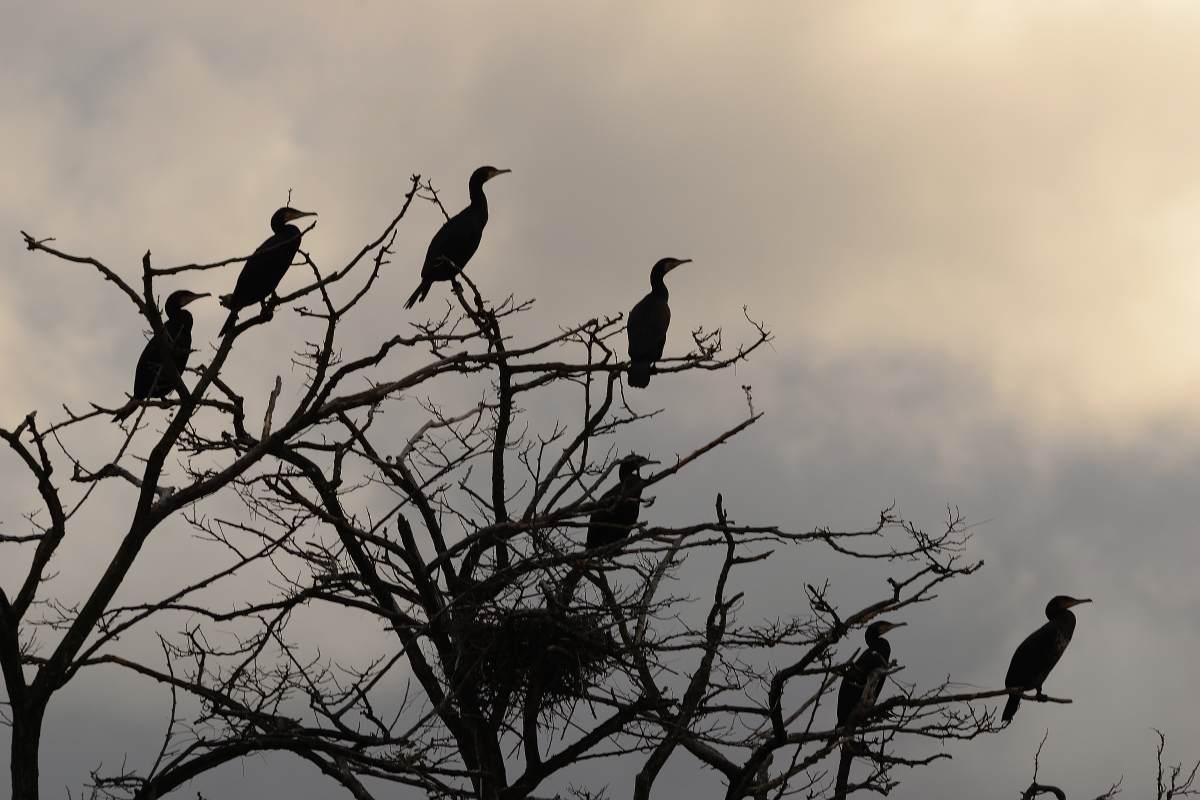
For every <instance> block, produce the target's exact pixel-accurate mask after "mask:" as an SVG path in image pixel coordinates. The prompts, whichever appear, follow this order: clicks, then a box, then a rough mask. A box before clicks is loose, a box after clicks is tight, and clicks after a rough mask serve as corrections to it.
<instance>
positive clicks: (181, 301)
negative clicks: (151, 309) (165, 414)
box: [113, 290, 208, 420]
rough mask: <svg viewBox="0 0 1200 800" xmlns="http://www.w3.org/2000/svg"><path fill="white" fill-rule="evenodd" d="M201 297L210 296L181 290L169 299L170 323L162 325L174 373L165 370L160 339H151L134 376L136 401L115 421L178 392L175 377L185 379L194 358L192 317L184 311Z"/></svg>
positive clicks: (206, 293) (122, 410)
mask: <svg viewBox="0 0 1200 800" xmlns="http://www.w3.org/2000/svg"><path fill="white" fill-rule="evenodd" d="M201 297H208V292H205V293H204V294H196V293H195V292H189V291H185V290H181V291H178V292H172V293H171V296H170V297H168V298H167V305H166V312H167V319H166V320H165V321H164V322H163V331H164V332H165V333H166V335H167V352H168V354H169V355H170V358H171V364H172V366H173V367H174V369H173V370H168V369H165V368H164V367H163V358H162V348H161V347H160V345H159V340H158V337H157V336H151V337H150V341H148V342H146V347H145V348H143V350H142V354H141V356H139V357H138V362H137V370H136V371H135V372H134V374H133V399H132V400H130V401H129V402H128V403H126V404H125V405H124V406H123V407H122V408H121V409H120V410H119V411H117V412H116V413H115V414H113V418H114V419H117V420H123V419H125V418H126V417H128V416H129V415H130V414H132V413H133V412H134V410H135V409H137V407H138V406H139V405H141V401H143V400H148V399H150V398H152V397H166V396H167V395H169V394H170V393H171V390H172V389H174V388H175V376H176V375H179V376H182V375H183V371H184V369H186V368H187V362H188V358H189V357H190V356H191V355H192V314H191V312H189V311H184V310H183V307H184V306H186V305H187V304H188V303H190V302H192V301H193V300H198V299H200V298H201Z"/></svg>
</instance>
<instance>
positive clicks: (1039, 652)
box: [1000, 594, 1092, 722]
mask: <svg viewBox="0 0 1200 800" xmlns="http://www.w3.org/2000/svg"><path fill="white" fill-rule="evenodd" d="M1090 602H1092V601H1091V600H1076V599H1075V598H1073V597H1067V596H1066V595H1062V594H1060V595H1059V596H1058V597H1055V598H1054V599H1053V600H1051V601H1050V602H1049V603H1047V604H1046V618H1047V619H1049V620H1050V621H1049V622H1047V623H1046V624H1045V625H1043V626H1042V627H1040V628H1038V629H1037V630H1036V631H1034V632H1033V633H1031V634H1029V636H1028V637H1027V638H1026V639H1025V641H1023V642H1021V644H1020V646H1018V647H1017V652H1015V653H1013V657H1012V663H1010V664H1009V665H1008V674H1007V675H1005V676H1004V688H1006V689H1021V690H1022V691H1026V690H1029V689H1033V690H1035V691H1036V692H1037V698H1038V699H1039V700H1040V699H1042V698H1044V697H1045V696H1046V695H1044V694H1042V683H1044V682H1045V680H1046V676H1047V675H1049V674H1050V670H1052V669H1054V665H1055V664H1057V663H1058V659H1060V658H1062V654H1063V651H1064V650H1066V649H1067V645H1068V644H1070V643H1071V635H1072V634H1074V633H1075V615H1074V614H1072V613H1071V612H1070V611H1068V610H1067V609H1069V608H1070V607H1071V606H1077V605H1079V604H1080V603H1090ZM1020 705H1021V697H1020V695H1015V694H1014V695H1010V696H1009V698H1008V703H1007V704H1006V705H1005V706H1004V714H1003V715H1001V717H1000V718H1001V719H1002V720H1004V721H1005V722H1008V721H1009V720H1010V719H1012V718H1013V714H1016V713H1017V707H1018V706H1020Z"/></svg>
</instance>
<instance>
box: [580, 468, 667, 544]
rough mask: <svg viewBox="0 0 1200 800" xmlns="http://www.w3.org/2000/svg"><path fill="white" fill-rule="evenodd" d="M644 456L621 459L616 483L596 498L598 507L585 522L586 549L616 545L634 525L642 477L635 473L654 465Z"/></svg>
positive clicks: (638, 509)
mask: <svg viewBox="0 0 1200 800" xmlns="http://www.w3.org/2000/svg"><path fill="white" fill-rule="evenodd" d="M657 463H658V462H657V461H651V460H650V459H648V458H646V457H645V456H638V455H628V456H626V457H625V458H623V459H621V466H620V469H619V471H618V473H617V475H618V478H619V480H618V481H617V484H616V485H615V486H613V487H612V488H611V489H609V490H608V491H607V492H605V493H604V494H603V495H601V497H600V502H599V503H598V505H599V506H600V508H599V510H597V511H596V512H595V513H594V514H592V518H591V519H590V520H589V521H588V529H587V548H588V549H589V550H591V549H592V548H594V547H604V546H605V545H609V544H612V543H614V542H619V541H621V540H622V539H624V538H625V537H626V536H628V535H629V531H630V529H632V528H633V526H634V525H637V521H638V514H639V513H641V510H642V488H643V486H644V484H643V481H642V476H641V475H639V474H638V470H640V469H641V468H642V467H644V466H646V465H647V464H657Z"/></svg>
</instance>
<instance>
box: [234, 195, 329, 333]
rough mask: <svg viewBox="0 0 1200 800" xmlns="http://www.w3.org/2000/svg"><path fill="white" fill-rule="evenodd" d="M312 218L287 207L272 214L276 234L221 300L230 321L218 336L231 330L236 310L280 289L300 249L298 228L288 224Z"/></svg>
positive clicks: (308, 213)
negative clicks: (304, 218) (302, 218)
mask: <svg viewBox="0 0 1200 800" xmlns="http://www.w3.org/2000/svg"><path fill="white" fill-rule="evenodd" d="M313 216H316V212H315V211H297V210H296V209H294V208H288V207H286V206H285V207H284V208H281V209H279V210H278V211H276V212H275V213H274V214H273V215H271V230H273V231H275V234H274V235H273V236H272V237H271V238H270V239H267V240H266V241H265V242H263V243H262V244H261V245H259V247H258V249H257V250H255V251H254V253H253V254H252V255H251V256H250V257H249V258H247V259H246V264H245V266H243V267H242V273H241V274H240V275H238V279H237V285H236V286H234V288H233V294H227V295H224V296H222V297H221V305H223V306H225V307H226V308H228V309H229V319H227V320H225V324H224V325H223V326H222V327H221V333H220V334H219V335H221V336H224V335H225V334H227V333H229V332H230V331H231V330H233V326H234V325H236V324H237V316H238V312H239V311H241V310H242V309H243V308H245V307H246V306H252V305H254V304H255V303H261V302H263V301H265V300H266V299H267V298H268V297H270V296H271V294H272V293H273V292H274V291H275V289H276V288H277V287H278V286H279V282H280V281H281V280H283V276H284V275H286V274H287V271H288V268H289V267H291V266H292V259H293V258H295V257H296V251H298V250H299V249H300V237H301V235H302V234H301V233H300V229H299V228H297V227H296V226H295V225H289V224H288V223H289V222H291V221H292V220H294V219H299V218H300V217H313Z"/></svg>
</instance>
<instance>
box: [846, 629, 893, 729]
mask: <svg viewBox="0 0 1200 800" xmlns="http://www.w3.org/2000/svg"><path fill="white" fill-rule="evenodd" d="M907 624H908V623H907V622H886V621H884V620H880V621H879V622H872V623H871V624H870V625H868V626H867V651H866V652H865V653H863V654H862V655H861V656H859V657H858V660H857V661H855V662H854V664H853V665H852V666H851V667H850V669H849V670H847V672H846V676H845V677H844V678H842V688H841V689H840V690H839V691H838V703H837V726H838V727H839V728H841V727H843V726H844V725H845V724H846V720H847V719H848V718H849V717H850V713H851V712H852V711H854V709H855V708H856V707H857V706H858V704H859V702H861V701H862V699H863V690H864V689H865V688H866V685H867V679H868V678H869V677H870V676H871V672H872V671H874V670H876V669H879V668H880V667H887V666H888V664H890V663H891V661H892V646H891V645H890V644H888V640H887V639H884V638H883V634H885V633H887V632H888V631H890V630H893V629H895V628H899V627H901V626H904V625H907ZM882 688H883V680H882V679H881V680H880V681H879V683H877V684H876V685H875V690H874V693H873V694H872V695H871V696H870V697H868V698H867V701H868V702H869V703H871V704H874V702H875V701H876V700H877V699H878V698H879V692H880V690H881V689H882Z"/></svg>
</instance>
